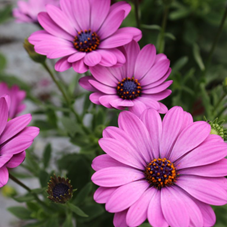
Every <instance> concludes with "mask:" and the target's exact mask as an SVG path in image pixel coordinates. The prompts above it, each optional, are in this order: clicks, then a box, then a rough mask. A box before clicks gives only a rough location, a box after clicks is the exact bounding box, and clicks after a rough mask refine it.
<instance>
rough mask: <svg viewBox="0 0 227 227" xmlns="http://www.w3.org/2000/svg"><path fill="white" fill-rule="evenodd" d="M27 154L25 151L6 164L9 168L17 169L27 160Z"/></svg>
mask: <svg viewBox="0 0 227 227" xmlns="http://www.w3.org/2000/svg"><path fill="white" fill-rule="evenodd" d="M25 156H26V152H25V151H23V152H21V153H19V154H16V155H13V157H12V158H11V159H10V161H9V162H8V163H7V164H6V167H7V168H16V167H17V166H19V165H20V164H21V163H22V162H23V161H24V159H25Z"/></svg>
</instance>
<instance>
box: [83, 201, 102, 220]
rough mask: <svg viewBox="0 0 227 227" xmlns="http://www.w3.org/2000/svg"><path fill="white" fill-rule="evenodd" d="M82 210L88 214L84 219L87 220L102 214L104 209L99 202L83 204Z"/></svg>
mask: <svg viewBox="0 0 227 227" xmlns="http://www.w3.org/2000/svg"><path fill="white" fill-rule="evenodd" d="M83 211H84V212H85V213H86V214H87V215H88V218H86V219H84V221H86V222H88V221H90V220H92V219H94V218H96V217H98V216H100V215H102V214H103V213H104V212H105V210H104V208H103V207H102V206H101V205H100V204H88V205H85V206H83Z"/></svg>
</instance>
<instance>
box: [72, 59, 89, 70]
mask: <svg viewBox="0 0 227 227" xmlns="http://www.w3.org/2000/svg"><path fill="white" fill-rule="evenodd" d="M72 67H73V69H74V70H75V71H76V72H77V73H85V72H87V70H88V67H87V66H86V65H85V64H84V59H80V60H79V61H77V62H74V63H73V64H72Z"/></svg>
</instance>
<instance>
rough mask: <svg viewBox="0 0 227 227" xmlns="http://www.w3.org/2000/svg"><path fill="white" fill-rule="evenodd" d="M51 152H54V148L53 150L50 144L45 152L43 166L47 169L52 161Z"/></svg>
mask: <svg viewBox="0 0 227 227" xmlns="http://www.w3.org/2000/svg"><path fill="white" fill-rule="evenodd" d="M51 152H52V148H51V144H50V143H48V144H47V145H46V147H45V149H44V152H43V166H44V168H45V169H46V168H47V167H48V165H49V162H50V159H51Z"/></svg>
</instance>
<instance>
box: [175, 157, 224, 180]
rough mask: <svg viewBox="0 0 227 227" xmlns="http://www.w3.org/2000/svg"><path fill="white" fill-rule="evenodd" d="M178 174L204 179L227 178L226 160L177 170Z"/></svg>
mask: <svg viewBox="0 0 227 227" xmlns="http://www.w3.org/2000/svg"><path fill="white" fill-rule="evenodd" d="M179 173H180V174H186V175H196V176H205V177H224V176H227V159H222V160H220V161H218V162H215V163H212V164H209V165H205V166H196V167H192V168H186V169H181V170H179Z"/></svg>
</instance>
